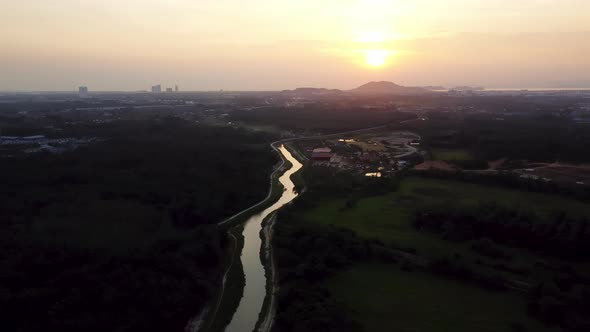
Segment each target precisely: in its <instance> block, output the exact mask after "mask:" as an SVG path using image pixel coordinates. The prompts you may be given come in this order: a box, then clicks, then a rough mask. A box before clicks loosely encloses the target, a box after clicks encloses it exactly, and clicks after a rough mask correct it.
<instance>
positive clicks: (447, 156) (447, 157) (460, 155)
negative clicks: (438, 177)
mask: <svg viewBox="0 0 590 332" xmlns="http://www.w3.org/2000/svg"><path fill="white" fill-rule="evenodd" d="M432 156H433V158H434V159H436V160H443V161H452V160H456V161H463V160H471V159H473V156H472V155H471V153H470V152H469V151H467V150H457V149H433V150H432Z"/></svg>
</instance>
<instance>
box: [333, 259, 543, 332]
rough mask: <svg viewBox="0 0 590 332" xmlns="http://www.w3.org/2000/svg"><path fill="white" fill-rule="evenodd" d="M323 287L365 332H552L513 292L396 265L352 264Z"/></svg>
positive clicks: (522, 299)
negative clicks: (473, 284) (405, 270)
mask: <svg viewBox="0 0 590 332" xmlns="http://www.w3.org/2000/svg"><path fill="white" fill-rule="evenodd" d="M325 284H326V286H327V287H328V288H329V289H330V290H331V292H332V294H333V296H335V297H336V299H337V301H339V302H340V303H342V304H343V305H344V306H346V307H347V308H348V309H350V310H351V311H352V312H354V316H355V319H357V320H358V321H359V322H360V323H361V325H362V326H363V328H364V329H365V330H366V331H398V332H418V331H420V332H447V331H453V332H462V331H465V332H468V331H469V332H471V331H481V332H485V331H489V332H502V331H506V332H508V331H539V332H540V331H552V330H550V329H548V328H546V327H544V326H542V325H540V324H539V323H538V322H535V321H533V320H532V319H530V318H529V317H527V315H526V312H525V310H526V306H525V300H524V298H523V297H521V296H519V295H517V294H513V293H510V292H491V291H486V290H483V289H480V288H477V287H475V286H470V285H468V284H465V283H461V282H458V281H454V280H448V279H444V278H440V277H436V276H431V275H428V274H426V273H422V272H404V271H401V270H400V269H399V267H397V266H395V265H387V264H378V263H368V264H359V265H355V266H353V267H352V268H350V269H349V270H347V271H345V272H342V273H339V274H338V275H337V276H335V277H333V278H331V279H329V280H327V281H326V282H325ZM458 294H460V296H459V295H458ZM517 326H522V327H525V329H522V330H518V329H517Z"/></svg>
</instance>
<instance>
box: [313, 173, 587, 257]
mask: <svg viewBox="0 0 590 332" xmlns="http://www.w3.org/2000/svg"><path fill="white" fill-rule="evenodd" d="M486 202H494V203H496V204H499V205H503V206H506V207H519V208H523V209H531V210H534V211H536V212H537V213H538V214H540V215H541V216H547V215H549V214H550V213H552V212H553V211H559V210H563V211H567V212H568V213H569V214H571V215H578V216H581V215H590V205H588V204H584V203H582V202H577V201H572V200H569V199H566V198H562V197H558V196H551V195H546V194H540V193H530V192H523V191H517V190H511V189H504V188H498V187H486V186H482V185H477V184H469V183H463V182H456V181H446V180H437V179H426V178H419V177H410V178H407V179H405V180H403V181H402V183H401V184H400V188H399V190H398V191H396V192H392V193H389V194H386V195H381V196H373V197H366V198H362V199H359V200H357V201H355V202H354V203H353V204H352V205H351V204H347V199H345V198H332V199H325V200H322V201H320V202H318V203H317V204H316V206H315V207H314V208H312V209H309V210H307V211H305V212H304V216H303V220H304V221H305V222H308V223H312V224H320V225H330V224H333V225H336V226H340V227H345V228H349V229H352V230H354V231H355V232H356V233H358V234H359V235H360V236H363V237H368V238H377V239H380V240H383V241H385V242H388V243H392V244H395V245H399V246H402V247H413V248H417V249H418V250H419V251H420V252H421V253H425V254H430V253H431V254H434V255H436V254H437V253H440V252H449V250H450V249H451V248H456V246H458V245H461V244H455V243H451V242H448V241H445V240H442V239H440V238H439V237H438V236H435V235H433V234H429V233H424V232H417V231H416V230H415V229H414V227H413V226H412V223H411V222H412V221H411V216H412V213H413V211H414V210H415V209H417V208H420V207H422V206H431V205H444V206H449V207H452V206H465V207H470V206H472V207H475V206H477V205H478V204H480V203H486Z"/></svg>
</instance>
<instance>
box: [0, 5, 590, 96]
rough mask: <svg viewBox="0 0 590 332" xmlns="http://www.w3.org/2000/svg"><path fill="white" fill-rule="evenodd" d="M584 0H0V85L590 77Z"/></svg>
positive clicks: (134, 86) (210, 85)
mask: <svg viewBox="0 0 590 332" xmlns="http://www.w3.org/2000/svg"><path fill="white" fill-rule="evenodd" d="M589 13H590V1H587V0H562V1H554V0H521V1H508V0H495V1H491V0H480V1H477V0H471V1H462V0H449V1H438V0H391V1H387V0H339V1H336V0H323V1H317V0H314V1H312V0H298V1H295V0H280V1H279V0H249V1H238V0H216V1H194V0H166V1H164V0H151V1H149V0H143V1H139V0H125V1H114V0H101V1H99V0H77V1H74V0H59V1H50V0H20V1H7V0H0V43H1V45H2V49H1V52H0V90H74V89H75V88H76V87H77V86H78V85H88V86H89V87H90V89H91V90H141V89H148V88H149V86H150V85H153V84H159V83H161V84H163V85H164V86H173V85H174V84H178V85H179V86H180V87H181V88H182V89H185V90H217V89H225V90H278V89H286V88H293V87H297V86H318V87H319V86H322V87H333V88H352V87H354V86H356V85H360V84H362V83H364V82H366V81H369V80H391V81H395V82H397V83H400V84H404V85H463V84H469V85H484V86H487V87H590V77H588V75H587V73H589V72H590V42H588V41H589V40H590V14H589Z"/></svg>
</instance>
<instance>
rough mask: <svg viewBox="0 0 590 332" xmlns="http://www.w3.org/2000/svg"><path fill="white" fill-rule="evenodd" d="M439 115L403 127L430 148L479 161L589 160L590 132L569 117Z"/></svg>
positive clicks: (533, 114) (532, 114)
mask: <svg viewBox="0 0 590 332" xmlns="http://www.w3.org/2000/svg"><path fill="white" fill-rule="evenodd" d="M439 115H440V114H432V116H431V121H416V122H409V123H407V124H404V125H403V126H402V127H403V128H404V129H410V130H414V131H416V132H417V133H419V134H420V135H421V136H422V138H423V143H424V144H425V145H426V146H428V147H431V148H437V149H445V150H448V149H452V150H457V149H459V150H464V151H468V152H469V153H470V154H471V155H472V156H473V157H474V158H475V159H479V160H497V159H500V158H508V159H527V160H531V161H549V162H553V161H556V160H559V161H569V162H589V161H590V156H589V155H588V153H587V151H586V146H588V144H589V143H590V132H589V131H588V130H587V127H586V126H583V125H580V124H576V123H573V122H571V121H569V120H568V119H566V118H562V117H559V116H553V115H536V114H535V113H530V114H526V115H520V116H510V117H509V118H507V119H506V120H505V121H497V120H496V118H497V116H498V115H494V114H490V115H475V114H472V115H466V116H464V117H461V118H453V117H449V118H440V116H439ZM500 116H501V115H500ZM455 157H457V156H455ZM453 159H455V160H457V158H453Z"/></svg>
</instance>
